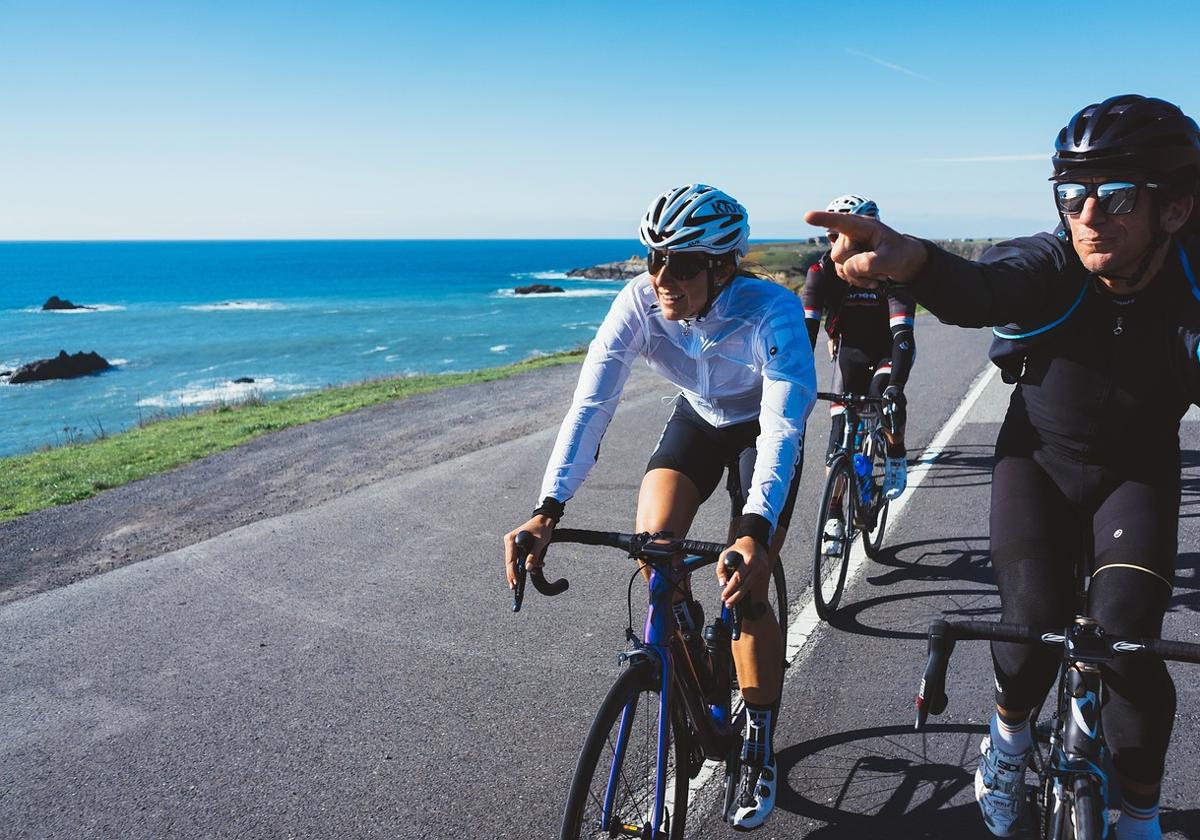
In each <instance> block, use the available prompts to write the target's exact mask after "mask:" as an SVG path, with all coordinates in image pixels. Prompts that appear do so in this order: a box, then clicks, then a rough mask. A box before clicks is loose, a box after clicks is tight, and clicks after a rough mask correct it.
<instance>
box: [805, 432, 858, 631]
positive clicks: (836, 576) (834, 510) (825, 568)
mask: <svg viewBox="0 0 1200 840" xmlns="http://www.w3.org/2000/svg"><path fill="white" fill-rule="evenodd" d="M854 480H855V476H854V469H853V468H852V467H851V466H850V459H849V458H848V457H847V456H846V454H845V453H839V454H837V455H835V456H833V460H831V461H830V462H829V475H828V476H826V478H825V489H824V491H823V492H822V493H821V506H820V508H818V510H817V529H816V537H815V539H814V541H813V543H814V547H813V602H814V604H815V606H816V608H817V615H818V616H820V617H821V618H822V619H823V620H825V621H829V620H830V619H832V618H833V615H834V613H835V611H836V610H837V605H838V602H839V601H840V600H841V598H842V590H843V589H845V586H846V571H847V570H848V569H849V567H850V547H851V546H852V545H853V543H854V495H855V493H856V492H857V488H856V487H855V486H854ZM839 492H840V493H841V501H840V503H835V498H836V496H837V495H838V493H839ZM832 516H838V517H840V518H841V520H842V522H843V523H845V528H846V532H845V537H844V538H843V539H842V546H841V551H840V552H839V553H838V554H836V555H826V554H825V551H824V549H825V544H824V543H825V540H824V536H825V522H826V521H827V520H828V519H829V518H830V517H832Z"/></svg>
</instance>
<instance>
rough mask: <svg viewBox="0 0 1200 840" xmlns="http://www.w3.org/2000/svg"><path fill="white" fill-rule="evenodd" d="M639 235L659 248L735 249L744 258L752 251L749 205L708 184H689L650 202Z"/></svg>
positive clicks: (719, 251)
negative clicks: (738, 201) (748, 215)
mask: <svg viewBox="0 0 1200 840" xmlns="http://www.w3.org/2000/svg"><path fill="white" fill-rule="evenodd" d="M638 238H639V239H641V240H642V244H643V245H645V246H646V247H647V248H654V249H657V250H660V251H702V252H704V253H706V254H727V253H729V252H730V251H735V252H737V255H738V256H739V257H744V256H746V252H747V251H749V250H750V245H749V239H750V222H749V219H748V217H747V214H746V208H745V207H743V206H742V205H740V204H738V203H737V201H736V200H735V199H734V198H733V197H732V196H730V195H728V194H727V193H723V192H721V191H720V190H719V189H717V188H716V187H710V186H708V185H707V184H687V185H686V186H682V187H676V188H675V189H672V190H667V191H666V192H665V193H663V194H662V195H660V196H659V197H658V198H656V199H654V201H653V202H651V204H650V207H649V208H647V210H646V215H645V216H643V217H642V223H641V225H639V226H638Z"/></svg>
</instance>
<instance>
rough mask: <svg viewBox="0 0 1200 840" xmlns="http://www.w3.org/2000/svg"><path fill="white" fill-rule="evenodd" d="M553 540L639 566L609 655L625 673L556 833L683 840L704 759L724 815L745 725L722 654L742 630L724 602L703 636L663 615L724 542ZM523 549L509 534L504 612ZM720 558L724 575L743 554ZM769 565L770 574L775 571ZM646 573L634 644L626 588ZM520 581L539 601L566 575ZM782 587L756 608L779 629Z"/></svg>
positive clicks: (584, 754)
mask: <svg viewBox="0 0 1200 840" xmlns="http://www.w3.org/2000/svg"><path fill="white" fill-rule="evenodd" d="M551 542H570V543H580V544H583V545H596V546H607V547H610V548H616V549H620V550H622V551H624V552H625V553H626V554H627V555H628V556H629V557H630V558H632V559H634V560H636V561H637V562H638V568H637V569H636V570H635V571H634V572H633V574H632V575H631V577H630V580H629V588H628V593H629V594H628V616H629V622H628V625H627V626H626V628H625V637H626V640H627V642H628V647H627V648H626V649H625V650H624V651H622V652H621V653H620V655H619V659H620V662H621V663H622V664H623V666H624V667H623V669H622V671H621V673H620V674H619V676H618V677H617V679H616V681H615V682H614V683H613V685H612V688H611V689H610V690H609V692H608V694H607V696H606V697H605V698H604V701H603V703H601V705H600V710H599V712H597V714H596V717H595V720H594V721H593V723H592V725H591V728H590V729H589V731H588V734H587V737H586V739H585V740H584V744H583V749H582V751H581V753H580V755H579V761H578V764H577V765H576V768H575V774H574V777H573V778H572V781H571V787H570V792H569V794H568V797H567V806H566V810H565V813H564V815H563V823H562V830H561V834H560V837H561V838H563V840H579V838H600V837H638V838H644V840H682V838H683V837H684V829H685V825H686V822H687V810H688V795H689V782H690V781H691V780H692V779H694V778H695V777H696V776H697V775H698V774H699V773H700V770H701V768H702V766H703V764H704V762H705V760H706V759H709V760H713V761H717V762H723V763H724V769H725V779H724V780H725V797H724V811H723V813H724V814H725V816H726V818H728V816H729V815H730V813H731V811H732V809H733V805H734V797H735V794H736V789H737V785H738V777H739V775H740V773H741V752H742V730H743V728H744V724H745V705H744V703H743V702H742V701H741V699H740V695H739V694H738V691H737V675H736V673H735V671H734V666H733V656H732V650H731V646H730V643H731V641H733V640H735V639H737V638H738V637H739V635H740V632H741V620H742V616H741V613H742V609H741V608H740V605H739V606H735V607H734V608H732V609H730V608H729V607H726V606H724V605H722V607H721V610H720V613H719V615H718V616H717V618H716V619H715V620H714V621H713V622H712V623H710V624H708V625H707V626H705V627H704V630H703V634H702V636H701V637H700V638H696V637H695V635H694V634H693V637H692V638H689V639H685V638H684V636H683V634H682V633H681V632H680V631H679V627H678V625H677V623H676V618H675V613H674V611H673V609H672V604H673V602H674V601H675V600H676V598H675V596H676V593H678V592H679V591H680V590H681V589H683V588H684V587H686V585H687V580H688V576H689V575H690V574H691V573H692V572H694V571H696V570H697V569H700V568H703V567H705V566H709V565H712V564H713V563H716V562H717V560H718V557H719V556H720V555H721V554H723V553H725V551H726V549H727V548H728V546H727V544H724V543H715V542H700V541H694V540H681V539H674V538H672V537H671V536H670V535H666V534H646V533H643V534H623V533H616V532H605V531H588V530H579V529H570V528H556V529H555V530H554V532H553V535H552V537H551ZM532 548H533V539H532V537H531V536H530V535H529V534H528V533H527V532H524V531H522V532H521V533H520V534H518V535H517V581H516V587H515V589H514V591H513V609H514V611H516V610H519V609H520V607H521V603H522V599H523V597H524V590H525V577H526V568H525V559H526V558H527V557H528V555H529V553H530V552H531V550H532ZM681 555H684V556H683V557H682V559H680V558H681ZM724 562H725V563H726V567H727V568H729V569H731V570H732V569H734V568H736V567H737V566H738V565H739V564H740V562H741V558H740V556H738V555H737V554H736V552H730V553H729V556H728V557H727V558H726V560H725V561H724ZM775 565H776V568H777V569H778V568H779V565H780V564H779V563H778V562H776V564H775ZM644 572H645V573H648V587H649V606H648V609H647V611H646V618H645V622H644V624H643V631H642V635H641V637H639V636H638V634H637V633H635V632H634V629H633V585H634V581H635V580H636V579H637V577H638V576H639V575H642V574H643V573H644ZM528 576H529V579H530V580H531V581H532V582H533V584H534V587H535V588H536V589H537V590H538V591H539V592H541V593H543V594H545V595H558V594H560V593H562V592H564V591H566V590H567V588H568V582H567V581H566V580H565V579H561V580H557V581H553V582H551V581H547V580H546V579H545V577H544V576H543V574H542V572H541V570H540V569H530V570H529V571H528ZM782 582H783V577H782V575H779V576H773V578H772V584H771V587H770V588H771V590H772V591H771V597H770V600H771V604H770V605H769V606H765V605H759V607H758V608H759V609H765V608H769V609H773V610H775V611H776V614H777V617H778V618H779V620H780V624H781V627H782V628H786V627H787V599H786V592H785V591H783V590H782V589H781V586H780V584H781V583H782Z"/></svg>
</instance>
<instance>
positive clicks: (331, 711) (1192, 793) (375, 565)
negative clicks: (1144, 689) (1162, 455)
mask: <svg viewBox="0 0 1200 840" xmlns="http://www.w3.org/2000/svg"><path fill="white" fill-rule="evenodd" d="M917 336H918V342H919V357H918V362H917V367H916V369H915V372H914V374H913V378H912V383H911V385H910V388H909V399H910V424H909V444H910V452H911V454H912V455H913V456H919V455H920V454H921V451H922V448H923V447H926V446H928V445H929V443H930V442H931V441H932V440H933V439H934V438H935V436H936V435H937V433H938V432H939V430H940V429H941V428H942V426H943V425H944V424H945V423H946V420H947V418H949V417H950V416H951V415H952V414H953V413H954V411H955V409H956V407H957V406H958V405H959V403H960V402H961V400H962V398H963V396H964V394H966V393H967V391H968V390H969V389H970V387H971V385H972V383H973V382H974V381H975V380H976V378H977V377H978V376H979V374H980V373H981V371H983V370H984V369H985V366H986V365H985V361H986V360H985V355H984V354H985V350H986V346H987V339H988V336H987V335H986V334H985V333H982V332H972V331H965V330H954V329H951V328H947V327H943V326H942V325H940V324H938V323H937V322H936V321H935V320H933V319H932V318H929V317H922V318H921V319H920V320H919V321H918V332H917ZM820 371H821V373H820V375H821V381H822V383H826V382H827V381H828V376H827V371H828V365H827V363H825V362H824V361H823V360H822V361H821V367H820ZM564 390H565V391H567V392H565V393H561V394H555V395H553V396H544V395H543V396H542V397H541V399H540V400H539V402H538V404H537V406H536V410H537V412H538V414H539V416H541V415H545V414H551V415H552V414H560V413H561V411H562V410H563V409H564V408H565V405H566V403H567V401H568V400H569V389H564ZM1005 390H1006V389H1004V388H1003V386H1002V385H1000V383H999V380H998V379H995V380H993V381H992V384H991V385H990V386H989V387H988V389H987V390H986V391H985V392H984V396H983V397H982V398H981V399H980V400H979V402H978V403H977V404H976V405H975V406H974V408H973V409H972V411H971V412H969V413H968V415H967V417H966V422H965V423H964V424H962V425H961V426H960V427H958V428H957V430H956V431H955V432H954V433H953V434H952V435H951V437H950V439H949V442H948V444H947V446H946V448H945V449H944V450H943V451H942V452H941V454H940V455H939V457H938V458H937V459H936V461H935V462H934V463H933V465H932V466H931V468H930V469H929V471H928V474H927V475H926V476H925V477H924V478H923V480H922V483H921V484H920V486H919V487H917V488H916V489H915V490H914V491H913V492H912V494H911V497H910V498H909V500H908V501H907V502H906V507H905V509H904V510H903V511H902V513H901V515H900V516H899V517H897V518H896V519H895V521H894V522H893V523H891V526H890V529H889V534H888V537H887V549H886V551H885V553H884V555H883V557H882V558H881V561H880V562H878V563H873V564H868V565H867V566H865V567H864V569H863V574H862V576H861V577H860V579H859V580H858V581H857V582H856V583H855V585H854V586H853V588H852V589H851V590H850V591H849V592H848V593H847V595H846V599H845V601H846V604H847V610H846V613H845V618H844V620H843V621H841V622H840V625H839V627H837V628H828V627H822V628H818V629H817V630H816V632H815V633H813V634H812V635H811V637H810V638H808V640H807V642H806V644H805V645H804V647H803V648H802V649H801V650H800V652H799V655H798V659H797V663H796V665H795V666H793V667H792V668H791V669H790V671H789V673H788V675H787V680H786V683H785V689H784V700H783V713H782V718H781V723H780V729H779V732H778V734H777V738H776V742H777V747H778V749H779V758H780V769H781V775H782V784H781V791H780V797H779V805H778V811H777V814H776V815H775V816H774V817H773V818H772V820H771V821H770V822H769V823H768V824H767V826H765V827H764V828H763V829H761V830H760V831H758V832H756V836H757V837H759V838H763V839H764V840H765V838H771V837H780V838H782V837H788V838H792V837H799V836H805V837H814V838H840V837H845V838H874V837H881V838H882V837H888V838H909V837H955V838H958V837H962V838H970V837H980V838H982V837H987V836H989V835H987V833H986V831H985V830H984V829H983V828H982V825H981V824H980V822H979V820H978V818H977V815H976V812H975V806H974V804H973V801H972V797H971V792H970V789H971V773H972V772H973V768H974V764H975V761H976V755H977V750H978V741H979V737H980V735H981V734H982V732H983V731H984V727H983V721H984V720H985V719H986V718H985V715H986V713H987V710H988V708H989V704H990V702H991V687H990V683H991V680H990V675H989V669H990V660H989V658H988V655H987V650H986V646H984V645H981V644H978V643H976V644H974V645H971V644H964V645H963V646H961V647H960V648H959V651H958V652H957V653H956V655H955V658H954V662H953V664H952V671H951V673H952V678H951V693H950V696H951V705H950V708H949V710H948V712H947V713H946V715H944V716H943V717H942V718H939V719H935V722H934V725H933V726H931V727H930V729H929V731H928V732H927V733H925V734H924V735H922V734H917V733H913V732H912V731H911V720H912V700H913V694H914V691H915V687H916V684H917V681H918V679H919V676H920V671H921V668H922V666H923V660H924V642H923V640H922V632H923V628H924V627H925V626H926V625H927V624H928V621H929V619H930V618H931V617H933V616H934V615H937V614H940V613H950V614H953V615H958V616H968V615H969V616H982V617H990V616H993V615H995V614H996V610H997V602H996V598H995V594H994V586H993V583H992V578H991V572H990V569H989V567H988V564H987V555H986V551H987V539H986V530H987V526H986V523H987V507H988V480H989V463H990V454H991V444H992V441H993V440H994V438H995V432H996V429H997V424H998V422H999V419H1000V417H1001V416H1002V412H1003V408H1004V404H1005V393H1004V391H1005ZM669 393H670V392H669V389H668V388H666V387H665V386H663V385H661V384H660V383H658V382H656V381H655V380H654V379H653V378H652V377H651V376H649V375H648V374H639V375H638V376H636V377H635V379H634V381H633V382H632V385H631V389H630V393H629V395H628V397H627V399H626V401H625V402H624V403H623V404H622V408H621V409H620V411H618V414H617V417H616V419H615V421H614V423H613V426H612V428H611V429H610V431H609V433H608V435H607V437H606V439H605V443H604V450H603V454H602V458H601V462H600V464H599V466H598V467H597V469H596V470H595V472H594V474H593V475H592V477H591V478H590V479H589V481H588V483H587V484H586V485H585V487H584V489H583V490H582V491H581V492H580V494H579V495H578V496H577V497H576V499H575V500H573V502H572V503H571V505H570V506H569V509H568V514H567V519H566V520H565V524H569V525H572V526H579V527H589V526H590V527H603V528H609V529H627V528H628V527H629V526H630V525H631V523H632V517H633V506H634V501H635V496H636V489H637V484H638V480H639V478H640V475H641V472H642V469H643V467H644V464H645V459H646V456H647V455H648V453H649V451H650V450H651V449H652V448H653V446H654V444H655V442H656V440H657V438H658V434H659V432H660V430H661V427H662V423H663V422H664V420H665V418H666V414H667V412H668V406H667V404H666V403H665V402H663V400H662V397H663V396H665V395H668V394H669ZM479 394H480V392H477V391H475V392H473V391H472V390H471V389H463V390H462V391H461V392H460V393H459V394H458V396H457V398H458V399H460V400H461V401H462V404H461V408H460V410H461V411H463V412H470V411H472V410H473V409H474V408H475V407H476V404H475V403H474V402H473V400H476V399H478V398H479ZM431 417H432V415H431ZM537 428H538V429H539V430H537V431H529V432H526V433H523V434H519V435H517V436H515V437H511V438H508V439H505V440H499V441H497V440H495V439H492V438H486V437H481V438H480V439H479V440H480V442H479V445H478V446H477V447H476V448H474V449H470V448H468V449H469V451H462V447H449V449H448V451H451V452H452V454H451V455H450V456H448V457H446V458H443V459H440V460H433V461H432V462H430V463H428V464H426V465H424V466H420V467H418V468H414V469H410V470H408V471H406V472H404V473H403V474H401V475H398V476H392V477H385V478H380V479H378V480H375V481H373V482H371V483H369V484H366V485H364V486H361V487H359V488H358V489H355V490H353V491H351V492H348V493H345V494H343V495H339V496H337V497H334V498H331V499H329V500H328V501H324V502H321V503H319V504H317V505H316V506H314V507H310V508H307V509H303V510H297V511H295V512H292V513H286V514H282V515H278V516H271V517H269V518H266V519H262V520H259V521H257V522H253V523H250V524H247V525H244V526H242V527H240V528H237V529H235V530H231V531H228V532H226V533H222V534H219V535H217V536H214V537H211V538H208V539H204V540H202V541H199V542H196V543H195V544H193V545H188V546H186V547H183V548H180V549H178V550H175V551H171V552H169V553H165V554H161V555H159V556H154V557H151V558H150V559H145V560H142V561H141V562H134V563H131V564H130V565H126V566H124V567H121V568H116V569H113V570H111V571H106V572H104V573H102V574H98V575H94V576H91V577H88V578H86V579H83V580H79V581H78V582H75V583H72V584H71V585H68V586H63V587H60V588H54V589H51V590H49V591H46V592H43V593H41V594H37V595H33V596H30V597H23V598H21V599H19V600H15V601H12V602H10V603H7V604H4V605H2V606H0V708H2V709H3V714H2V715H0V836H3V837H5V838H72V840H74V838H114V837H121V838H126V837H128V838H196V837H205V838H258V837H263V838H275V837H280V838H288V837H304V838H369V837H380V838H382V837H390V838H430V837H432V838H461V840H473V839H474V838H480V840H485V839H486V840H490V838H543V837H549V836H554V835H556V834H557V826H558V822H559V819H560V814H561V808H562V804H563V800H564V798H565V795H566V786H567V782H568V779H569V776H570V773H571V770H572V769H573V767H574V763H575V758H576V753H577V751H578V748H579V745H580V743H581V742H582V738H583V735H584V732H585V731H586V728H587V725H588V723H589V722H590V719H591V716H592V715H593V713H594V711H595V709H596V707H597V706H598V704H599V701H600V698H601V697H602V696H603V693H604V691H605V689H606V688H607V686H608V685H609V684H610V683H611V681H612V679H613V677H614V676H615V675H616V673H617V665H616V659H615V653H616V651H618V650H620V649H621V648H622V647H623V643H624V640H623V638H622V632H623V629H624V626H625V583H626V581H627V579H628V573H629V571H630V569H629V567H628V561H625V560H623V559H622V558H621V557H620V556H619V555H617V554H616V553H615V552H610V553H609V554H607V555H605V554H602V553H596V552H594V551H593V552H587V551H585V550H583V549H579V548H572V547H566V546H563V547H557V546H556V549H555V552H554V554H553V555H552V562H553V564H554V570H555V571H556V572H558V573H560V574H565V575H566V576H568V577H569V578H570V579H571V590H570V591H569V592H568V593H566V594H565V595H562V596H560V597H559V598H558V599H555V600H554V601H550V600H546V599H543V598H541V597H540V596H538V595H537V594H536V593H533V592H531V593H530V596H529V600H528V603H527V606H526V608H525V610H523V611H522V612H521V613H520V614H519V615H515V616H514V615H513V614H512V613H511V612H510V611H509V610H510V599H509V595H508V591H507V589H506V588H505V587H504V585H503V582H502V574H501V562H500V561H501V556H500V535H501V534H502V533H504V532H505V531H506V530H508V529H509V528H511V527H513V525H515V524H518V523H519V522H520V521H522V520H523V519H524V517H525V515H526V514H527V512H528V510H529V508H530V507H531V504H532V502H533V496H534V495H535V493H536V488H537V484H538V479H539V477H540V473H541V470H542V468H543V467H544V464H545V458H546V456H547V454H548V452H549V447H550V445H551V442H552V439H553V435H554V429H553V428H551V427H550V426H548V425H546V426H542V425H538V426H537ZM827 430H828V418H827V415H826V414H825V412H824V410H823V408H819V409H818V411H817V413H816V414H814V416H813V418H812V420H811V421H810V424H809V445H808V447H807V451H806V468H805V476H804V480H803V484H802V489H801V495H800V498H799V501H798V503H797V512H796V518H795V526H794V528H793V533H792V534H791V536H790V537H789V543H788V547H787V549H786V550H785V555H784V556H785V563H786V568H787V572H788V576H789V583H790V584H791V587H792V595H793V598H795V599H797V601H798V604H797V606H799V605H801V604H802V603H803V602H805V601H806V600H807V589H808V587H807V578H808V576H809V574H810V564H811V559H810V555H811V551H812V536H811V534H810V531H811V530H812V526H811V525H810V523H809V520H810V519H811V518H812V517H813V515H814V511H815V508H816V505H817V498H816V497H817V494H818V492H819V490H820V482H821V469H820V465H821V460H822V456H823V452H824V447H825V439H826V435H827ZM427 431H428V435H427V437H430V438H433V437H436V434H437V432H438V429H437V428H432V429H430V430H427ZM1182 434H1183V442H1184V447H1185V448H1186V449H1188V450H1191V451H1189V452H1188V453H1187V462H1188V464H1189V468H1188V472H1187V474H1186V475H1185V496H1184V507H1183V520H1182V523H1183V524H1182V527H1181V547H1182V549H1183V552H1184V553H1183V554H1182V555H1181V557H1180V563H1179V568H1180V571H1179V578H1178V581H1177V585H1176V594H1175V597H1174V599H1173V601H1172V611H1171V614H1170V616H1169V617H1168V621H1167V628H1166V635H1168V636H1172V637H1176V638H1185V639H1188V640H1193V641H1195V640H1197V638H1198V636H1200V632H1198V631H1200V620H1198V618H1197V615H1196V613H1197V611H1198V610H1200V592H1198V590H1200V579H1198V577H1197V568H1198V567H1200V553H1197V552H1196V551H1195V550H1193V549H1194V548H1195V546H1197V544H1198V539H1200V527H1198V525H1197V519H1196V515H1197V501H1198V498H1197V492H1198V490H1200V484H1198V478H1200V475H1198V474H1197V472H1196V469H1195V465H1196V464H1197V462H1198V461H1200V459H1198V458H1197V457H1196V456H1195V454H1194V453H1195V451H1196V450H1200V427H1198V426H1197V424H1196V423H1195V422H1192V421H1191V420H1190V419H1189V421H1188V422H1186V423H1185V425H1184V430H1183V433H1182ZM398 457H399V456H398ZM725 508H726V505H725V504H724V503H723V500H722V499H720V498H716V499H714V501H712V502H710V503H709V504H708V505H706V507H705V509H704V510H703V511H702V513H701V517H700V520H699V521H698V523H697V525H696V528H695V529H694V531H693V536H696V537H698V538H708V539H716V538H717V537H718V536H719V535H720V534H721V533H722V532H723V518H724V516H725V513H726V510H725ZM698 589H699V591H700V593H701V596H702V597H704V598H706V599H707V600H709V601H710V603H711V602H712V600H713V598H714V596H715V591H716V590H715V586H713V585H712V584H711V582H710V583H708V584H705V585H702V586H700V587H698ZM1173 671H1174V673H1175V674H1176V683H1177V685H1178V688H1179V708H1180V714H1179V719H1178V721H1177V724H1176V734H1175V738H1174V741H1173V747H1172V754H1171V756H1170V759H1169V769H1168V778H1167V780H1166V793H1165V799H1164V804H1165V806H1166V808H1165V814H1164V818H1163V825H1164V827H1165V828H1166V829H1168V831H1169V835H1168V836H1171V837H1175V838H1183V837H1187V838H1196V837H1200V810H1198V808H1197V806H1196V805H1195V803H1196V802H1197V799H1198V795H1200V769H1198V761H1197V756H1196V750H1195V744H1196V743H1197V735H1198V733H1200V680H1198V679H1197V677H1198V676H1200V674H1197V673H1196V672H1195V671H1188V670H1187V669H1186V668H1184V667H1179V668H1174V669H1173ZM717 795H718V794H717V791H716V789H715V788H714V787H709V788H706V789H703V790H701V791H700V793H699V795H698V797H697V799H696V802H695V805H694V808H693V811H692V814H693V815H692V817H691V818H690V819H689V823H690V824H691V825H692V826H693V827H694V829H695V836H697V837H703V838H717V837H732V836H734V832H733V831H732V830H731V829H729V828H727V827H725V826H723V825H721V824H720V823H718V822H717V821H715V820H714V819H706V817H708V816H711V811H712V808H713V806H714V805H715V802H716V799H717Z"/></svg>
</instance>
